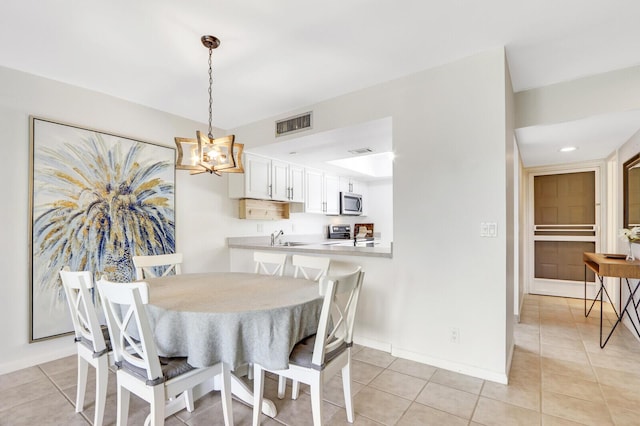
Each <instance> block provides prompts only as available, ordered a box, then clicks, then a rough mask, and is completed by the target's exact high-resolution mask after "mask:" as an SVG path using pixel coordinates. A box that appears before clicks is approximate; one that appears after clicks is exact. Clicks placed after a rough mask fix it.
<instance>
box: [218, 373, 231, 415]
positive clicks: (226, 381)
mask: <svg viewBox="0 0 640 426" xmlns="http://www.w3.org/2000/svg"><path fill="white" fill-rule="evenodd" d="M220 397H221V398H222V414H223V415H224V424H225V426H233V405H232V403H231V371H230V370H229V367H228V366H227V365H225V364H224V363H223V364H222V388H221V389H220Z"/></svg>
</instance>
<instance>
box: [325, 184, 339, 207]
mask: <svg viewBox="0 0 640 426" xmlns="http://www.w3.org/2000/svg"><path fill="white" fill-rule="evenodd" d="M324 197H325V198H324V202H325V210H324V213H325V214H340V178H338V176H332V175H324Z"/></svg>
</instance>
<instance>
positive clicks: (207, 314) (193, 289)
mask: <svg viewBox="0 0 640 426" xmlns="http://www.w3.org/2000/svg"><path fill="white" fill-rule="evenodd" d="M144 281H145V282H146V283H147V284H148V286H149V303H148V304H147V309H146V310H147V313H148V316H149V322H150V325H151V328H152V330H153V333H154V339H155V341H156V345H157V347H158V354H159V355H162V356H168V357H173V356H183V357H187V362H188V363H189V364H190V365H192V366H194V367H207V366H211V365H214V364H216V363H218V362H224V363H226V364H227V365H228V366H229V367H230V368H231V370H232V372H236V374H237V373H238V371H240V372H243V373H244V372H246V371H247V367H248V366H250V365H251V364H253V363H258V364H260V365H263V366H265V367H266V368H268V369H275V370H278V369H286V368H287V367H288V365H289V354H290V353H291V350H292V349H293V347H294V345H295V344H296V343H297V342H299V341H300V340H302V339H303V338H305V337H307V336H310V335H312V334H314V333H315V332H316V329H317V325H318V320H319V318H320V311H321V309H322V296H320V294H319V286H318V283H316V282H313V281H309V280H305V279H299V278H292V277H280V276H271V275H258V274H251V273H240V272H213V273H200V274H181V275H170V276H166V277H160V278H149V279H145V280H144ZM213 389H219V387H218V385H216V384H214V387H213ZM231 392H232V393H233V394H234V395H235V396H236V397H237V398H239V399H240V400H242V401H244V402H245V403H247V404H249V405H251V404H253V395H252V393H251V390H250V389H249V388H248V387H247V386H246V385H245V383H244V382H242V381H241V380H239V379H238V378H237V377H236V375H234V374H233V373H232V374H231ZM180 400H182V399H180ZM262 411H263V412H264V413H265V414H267V415H268V416H271V417H274V416H275V415H276V414H277V410H276V406H275V404H274V403H273V402H272V401H270V400H268V399H265V400H263V404H262Z"/></svg>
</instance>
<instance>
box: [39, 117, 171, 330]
mask: <svg viewBox="0 0 640 426" xmlns="http://www.w3.org/2000/svg"><path fill="white" fill-rule="evenodd" d="M30 130H31V170H30V173H31V176H30V186H31V188H30V191H31V208H30V216H31V217H30V219H31V220H30V223H31V230H30V231H31V232H30V234H31V235H30V237H31V287H30V290H31V292H30V293H31V336H30V340H31V341H37V340H41V339H46V338H50V337H54V336H58V335H61V334H65V333H68V332H71V331H72V330H73V326H72V324H71V319H70V315H69V312H68V307H67V302H66V300H65V294H64V290H63V288H62V283H61V282H60V279H59V274H58V272H59V271H60V269H62V268H63V267H64V266H65V265H68V266H69V268H70V269H71V270H72V271H91V272H92V273H93V274H94V276H95V277H96V278H98V277H100V276H101V275H106V276H107V277H108V279H110V280H112V281H118V282H126V281H133V280H134V279H135V270H134V268H133V263H132V261H131V258H132V256H134V255H148V254H163V253H173V252H175V219H174V216H175V149H174V148H170V147H166V146H161V145H156V144H152V143H148V142H142V141H138V140H134V139H130V138H126V137H121V136H117V135H113V134H109V133H104V132H99V131H95V130H89V129H84V128H81V127H77V126H73V125H69V124H61V123H56V122H53V121H50V120H46V119H42V118H37V117H31V118H30Z"/></svg>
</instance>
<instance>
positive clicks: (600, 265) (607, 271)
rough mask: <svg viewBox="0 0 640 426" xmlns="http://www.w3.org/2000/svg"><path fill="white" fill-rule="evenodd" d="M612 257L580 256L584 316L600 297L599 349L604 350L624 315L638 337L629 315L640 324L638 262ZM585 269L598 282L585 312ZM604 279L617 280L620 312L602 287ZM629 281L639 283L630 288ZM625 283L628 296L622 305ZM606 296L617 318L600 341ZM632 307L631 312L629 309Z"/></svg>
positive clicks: (639, 263) (601, 254)
mask: <svg viewBox="0 0 640 426" xmlns="http://www.w3.org/2000/svg"><path fill="white" fill-rule="evenodd" d="M611 256H612V255H607V254H603V253H584V254H583V255H582V260H583V261H584V316H585V317H587V316H589V314H590V313H591V309H593V305H595V303H596V302H597V301H598V297H600V348H604V346H605V345H606V344H607V342H608V341H609V338H610V337H611V335H612V334H613V332H614V331H615V329H616V327H617V326H618V324H620V323H621V322H622V319H623V318H624V314H625V313H626V314H627V316H628V317H629V319H630V320H631V324H632V325H633V328H634V329H635V331H636V334H637V335H638V337H640V331H639V330H638V326H637V325H636V323H635V322H634V321H633V318H632V317H631V315H633V314H635V317H636V319H637V320H638V324H640V314H638V306H640V301H638V302H636V300H635V294H636V292H637V291H638V288H639V287H640V260H634V261H628V260H625V259H620V258H614V257H611ZM587 268H589V269H591V270H592V271H593V272H594V273H595V274H596V277H597V278H598V281H599V282H600V289H599V290H598V292H597V293H596V295H595V298H594V299H593V301H592V302H591V307H590V308H589V310H588V311H587ZM604 277H615V278H618V286H619V287H618V299H619V300H618V303H619V307H620V312H619V313H618V311H617V310H616V307H615V305H614V303H613V300H612V299H611V296H609V292H608V291H607V289H606V287H605V286H604ZM630 279H638V280H639V281H638V282H637V283H636V284H635V285H634V286H633V287H632V285H631V283H630V282H629V280H630ZM623 280H624V282H625V283H626V286H627V289H628V290H629V296H628V297H627V300H626V301H625V303H624V306H623V304H622V288H623V286H622V282H623ZM605 294H606V296H607V299H608V301H609V302H610V303H611V306H612V307H613V311H614V312H615V314H616V316H617V320H616V322H615V324H614V325H613V327H612V328H611V331H609V334H608V335H607V338H606V339H605V340H604V342H603V341H602V305H603V302H604V296H605ZM631 307H633V309H631V311H630V310H629V308H631Z"/></svg>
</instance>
